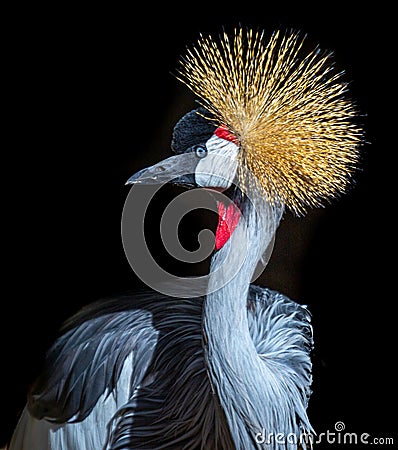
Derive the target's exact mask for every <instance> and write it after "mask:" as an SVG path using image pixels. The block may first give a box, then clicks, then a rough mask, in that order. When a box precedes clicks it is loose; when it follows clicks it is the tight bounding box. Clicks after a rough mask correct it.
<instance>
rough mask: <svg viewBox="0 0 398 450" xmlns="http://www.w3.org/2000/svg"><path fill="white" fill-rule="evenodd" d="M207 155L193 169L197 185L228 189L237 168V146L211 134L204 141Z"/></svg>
mask: <svg viewBox="0 0 398 450" xmlns="http://www.w3.org/2000/svg"><path fill="white" fill-rule="evenodd" d="M206 147H207V150H208V153H207V156H206V157H205V158H203V159H201V160H199V162H198V165H197V166H196V169H195V181H196V184H197V185H198V186H201V187H212V188H220V189H228V188H229V187H230V186H231V184H232V181H233V180H234V178H235V174H236V170H237V168H238V153H239V147H238V146H237V145H236V144H234V143H233V142H230V141H227V140H225V139H222V138H219V137H218V136H215V135H214V136H212V137H211V138H210V139H209V140H208V141H207V143H206Z"/></svg>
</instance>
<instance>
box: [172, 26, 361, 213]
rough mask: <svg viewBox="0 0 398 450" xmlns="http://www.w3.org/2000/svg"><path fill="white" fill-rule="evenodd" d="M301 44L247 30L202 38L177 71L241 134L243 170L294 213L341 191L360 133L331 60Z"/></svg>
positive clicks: (218, 118)
mask: <svg viewBox="0 0 398 450" xmlns="http://www.w3.org/2000/svg"><path fill="white" fill-rule="evenodd" d="M303 41H304V40H303V39H301V38H300V37H299V35H298V33H293V32H292V33H290V34H286V35H283V36H282V35H281V33H280V32H275V33H274V34H273V35H272V36H271V38H270V39H269V40H266V39H265V37H264V33H261V32H254V31H252V30H250V29H243V28H239V29H237V30H235V33H234V34H233V36H229V35H227V34H226V33H224V34H223V35H222V36H220V37H219V38H218V39H213V38H212V37H211V36H208V37H203V36H201V37H200V39H199V41H198V42H197V44H196V45H195V46H193V47H192V48H191V49H188V50H187V53H186V55H185V57H183V58H182V59H181V65H180V68H179V79H180V80H181V81H182V82H184V83H185V84H186V85H187V86H188V87H189V89H191V90H192V92H193V93H194V94H196V95H197V96H198V97H199V99H200V103H201V104H202V105H203V106H204V107H205V108H206V109H207V110H208V111H209V112H210V113H211V114H212V115H214V117H215V120H216V121H217V122H218V123H219V124H222V125H224V126H226V127H227V128H228V129H229V131H231V133H233V134H234V135H235V136H236V137H237V139H238V141H239V145H240V147H241V150H240V153H239V158H240V166H241V167H243V166H244V167H245V168H247V169H248V170H249V171H250V172H251V173H252V174H254V176H255V178H256V179H257V180H258V182H259V183H260V185H261V186H262V187H263V189H264V191H265V196H266V197H267V200H268V201H270V202H272V203H283V204H284V205H285V206H286V207H287V208H289V209H290V210H292V211H294V212H295V213H296V214H302V213H304V212H305V211H306V209H307V208H308V207H315V206H320V205H322V204H323V202H324V201H325V200H328V199H330V198H333V197H335V196H336V195H338V194H339V193H341V192H344V190H345V189H346V187H347V185H348V184H349V181H350V177H351V175H352V173H353V171H354V170H355V168H356V166H357V163H358V158H359V151H358V147H359V145H360V144H361V143H362V135H363V133H362V129H361V127H360V126H359V125H357V124H356V123H355V120H354V119H355V117H356V116H357V112H356V110H355V107H354V105H353V103H352V102H351V101H350V100H349V99H347V98H346V91H347V86H346V83H343V82H342V81H341V74H336V73H335V72H334V71H333V64H332V63H331V55H330V54H322V53H321V52H320V51H319V50H318V49H315V50H313V51H312V52H309V53H307V54H304V55H302V53H303V49H302V47H303ZM240 181H242V180H240ZM243 181H244V180H243Z"/></svg>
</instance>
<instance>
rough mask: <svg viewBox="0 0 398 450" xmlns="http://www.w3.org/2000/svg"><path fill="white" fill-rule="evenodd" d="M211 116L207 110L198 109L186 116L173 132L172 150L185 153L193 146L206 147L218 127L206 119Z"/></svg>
mask: <svg viewBox="0 0 398 450" xmlns="http://www.w3.org/2000/svg"><path fill="white" fill-rule="evenodd" d="M203 116H206V117H211V114H210V113H209V112H208V111H207V110H206V109H205V108H198V109H195V110H193V111H190V112H189V113H187V114H185V116H183V117H182V118H181V119H180V120H179V121H178V122H177V124H176V126H175V127H174V130H173V138H172V141H171V149H172V150H173V151H174V152H175V153H183V152H185V151H186V150H188V149H189V148H191V147H192V146H193V145H199V144H202V145H204V144H205V143H206V141H208V140H209V139H210V138H211V136H212V135H213V133H214V131H215V130H216V128H217V127H216V125H215V124H214V123H213V122H211V121H210V120H208V119H205V117H203Z"/></svg>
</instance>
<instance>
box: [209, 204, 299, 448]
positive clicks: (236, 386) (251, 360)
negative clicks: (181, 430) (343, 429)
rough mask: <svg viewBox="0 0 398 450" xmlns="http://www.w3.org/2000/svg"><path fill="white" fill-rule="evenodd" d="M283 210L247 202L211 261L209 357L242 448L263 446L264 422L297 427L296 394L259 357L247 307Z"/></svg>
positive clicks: (272, 427) (281, 429) (285, 429)
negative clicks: (260, 440)
mask: <svg viewBox="0 0 398 450" xmlns="http://www.w3.org/2000/svg"><path fill="white" fill-rule="evenodd" d="M281 214H282V208H279V209H276V208H272V207H271V206H270V205H268V204H267V203H266V202H265V201H264V200H262V201H259V204H258V205H255V206H254V205H253V204H250V203H247V202H246V203H245V208H244V210H243V217H241V219H240V221H239V224H238V226H237V228H236V230H235V231H234V233H233V234H232V236H231V238H230V240H229V241H228V242H227V243H226V244H225V246H224V247H223V248H222V249H220V250H219V251H218V252H217V253H216V254H215V255H214V256H213V259H212V262H211V274H212V275H211V277H210V283H209V287H210V289H209V292H210V293H209V294H208V295H207V296H206V300H205V304H204V317H203V326H204V342H205V353H206V362H207V366H208V372H209V376H210V379H211V382H212V385H213V389H214V391H215V394H216V395H217V396H218V398H219V401H220V403H221V406H222V407H223V410H224V412H225V415H226V419H227V421H228V425H229V428H230V430H231V434H232V436H233V439H234V442H235V445H236V448H237V449H245V450H248V449H256V448H264V447H263V446H261V445H259V444H258V443H257V442H256V440H255V436H256V434H257V433H258V432H260V431H261V430H263V429H264V428H265V429H266V430H268V431H275V432H278V433H286V434H285V435H287V434H288V433H291V432H297V426H296V417H294V416H295V414H297V412H295V410H297V408H295V404H294V402H295V401H296V399H294V398H293V400H292V397H294V396H295V394H291V395H290V393H289V392H288V393H287V392H286V389H288V388H286V387H285V381H284V379H283V378H282V377H279V376H278V373H275V371H274V368H273V367H272V366H267V364H266V363H265V362H264V360H263V359H261V358H260V357H259V355H258V352H257V350H256V347H255V344H254V342H253V340H252V337H251V334H250V332H249V323H248V310H247V302H248V290H249V285H250V282H251V277H252V275H253V272H254V271H255V268H256V265H257V263H258V261H259V259H260V258H261V257H262V254H263V253H264V252H265V250H266V248H267V246H268V244H269V243H270V241H271V240H272V239H273V237H274V234H275V231H276V228H277V226H278V224H279V220H280V218H281ZM212 290H213V292H212ZM297 403H300V401H299V400H297ZM283 448H285V447H283ZM292 448H293V447H292Z"/></svg>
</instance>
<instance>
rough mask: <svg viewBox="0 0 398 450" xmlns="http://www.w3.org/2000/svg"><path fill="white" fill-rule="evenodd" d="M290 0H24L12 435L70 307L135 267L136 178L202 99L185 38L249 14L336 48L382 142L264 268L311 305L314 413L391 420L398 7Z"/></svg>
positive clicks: (10, 281) (10, 37)
mask: <svg viewBox="0 0 398 450" xmlns="http://www.w3.org/2000/svg"><path fill="white" fill-rule="evenodd" d="M278 5H279V6H278ZM278 5H276V4H274V3H270V2H259V3H254V2H241V3H238V4H236V5H235V6H233V5H229V4H227V3H220V4H217V3H215V2H213V3H211V4H210V5H209V4H205V3H203V2H196V3H185V4H183V6H181V7H178V8H177V7H172V6H170V5H163V6H161V7H160V6H156V5H155V4H152V3H148V4H145V5H141V6H140V8H141V10H140V12H138V11H137V10H134V9H119V8H118V7H115V6H113V7H109V6H104V7H99V6H93V7H92V8H88V7H86V8H84V9H82V8H81V7H80V8H76V9H72V8H67V7H65V9H62V8H59V7H58V8H57V9H51V7H49V8H45V9H44V8H43V10H37V9H36V8H35V9H34V10H33V9H31V10H27V9H24V10H20V11H14V12H13V13H12V14H11V13H10V16H9V25H11V26H10V27H9V31H8V34H7V39H6V53H7V57H9V60H8V59H7V61H6V63H5V65H4V69H3V70H4V71H5V73H6V74H9V81H8V82H7V84H6V85H5V86H6V91H7V94H8V95H9V96H10V100H11V101H10V103H9V106H7V111H6V113H7V114H6V116H7V117H6V118H5V119H4V123H5V125H6V132H8V133H7V135H9V136H10V138H9V139H8V140H7V141H8V144H7V145H6V146H5V149H4V150H3V157H4V162H3V165H2V168H3V170H2V172H3V180H4V181H5V185H4V188H3V199H4V203H3V225H6V226H7V225H8V226H9V228H7V229H8V231H6V232H5V233H4V235H3V239H4V242H3V249H4V252H3V263H4V264H5V266H6V269H7V272H8V273H7V272H6V277H5V280H4V283H3V286H4V295H3V301H2V303H1V311H2V314H1V323H2V327H1V328H2V330H1V331H2V335H3V336H2V340H1V346H2V353H1V376H2V382H1V387H2V394H1V395H2V400H1V402H2V403H1V414H2V419H1V422H0V423H1V430H0V431H1V433H0V434H1V437H0V441H1V442H0V443H4V442H5V441H6V439H7V438H8V437H9V436H10V434H11V432H12V429H13V427H14V426H15V423H16V420H17V417H18V415H19V413H20V411H21V409H22V408H23V405H24V402H25V395H26V391H27V389H28V386H29V384H30V382H31V381H32V379H33V378H34V376H35V374H36V373H37V372H38V370H39V368H40V364H41V362H42V359H43V356H44V353H45V350H46V349H47V348H48V346H49V345H50V344H51V342H52V341H53V340H54V338H55V336H56V332H57V329H58V328H59V326H60V325H61V323H62V322H63V321H64V320H65V319H66V318H67V317H68V316H70V315H71V314H73V313H74V312H75V311H76V310H77V309H79V308H80V307H81V306H83V305H84V304H87V303H89V302H91V301H94V300H96V299H98V298H100V297H104V296H108V295H115V294H117V293H119V292H123V291H125V290H128V289H130V288H133V287H134V286H136V285H137V284H138V282H137V280H136V278H135V276H134V274H133V272H132V271H131V269H130V267H129V266H128V263H127V260H126V258H125V256H124V253H123V249H122V245H121V239H120V217H121V211H122V207H123V203H124V200H125V198H126V195H127V192H128V189H127V188H126V187H125V186H124V182H125V180H126V179H127V178H128V177H129V176H130V175H131V174H132V173H134V172H135V171H137V170H139V169H140V168H142V167H145V166H147V165H149V164H153V163H155V162H157V161H158V160H160V159H162V158H165V157H167V156H169V155H170V150H169V143H170V137H171V131H172V127H173V125H174V123H175V122H176V121H177V120H178V119H179V117H181V115H182V114H184V113H185V112H187V111H189V110H190V109H192V107H193V106H194V97H193V96H192V95H191V94H190V93H189V92H188V90H187V89H186V88H185V87H184V86H183V85H181V83H179V82H178V81H177V80H176V79H175V78H174V77H173V75H171V72H173V71H174V70H175V67H176V65H177V60H178V57H179V55H181V54H182V53H184V49H185V46H186V45H187V44H190V43H192V42H194V41H195V40H196V39H197V37H198V35H199V32H204V33H206V32H212V33H217V32H219V31H220V30H221V26H222V25H226V26H235V25H238V24H239V23H241V24H243V25H249V26H254V27H259V28H264V29H266V30H268V31H269V32H271V31H272V30H274V29H275V28H282V29H285V28H290V27H292V28H294V29H297V30H301V31H303V32H305V33H307V34H308V39H309V41H310V42H313V44H314V46H315V45H316V44H318V43H319V44H320V46H321V48H324V49H328V50H333V51H334V52H335V59H336V62H337V65H338V67H341V68H344V69H345V71H346V75H345V78H346V80H347V81H351V93H352V96H353V97H354V98H355V99H356V100H357V103H358V105H359V109H360V111H361V113H363V115H364V117H363V118H362V120H363V123H364V125H365V129H366V138H367V141H369V142H370V144H367V145H365V146H364V147H363V157H362V162H361V171H360V172H359V173H358V174H357V176H356V184H355V186H353V188H352V189H351V191H350V192H349V193H348V194H347V195H345V196H344V197H343V198H341V200H339V201H336V202H333V203H332V205H330V206H328V207H327V208H325V209H322V210H317V211H311V212H310V213H309V214H308V215H307V216H306V217H304V218H300V219H297V218H294V217H292V216H290V215H287V216H286V217H285V219H284V220H283V222H282V224H281V226H280V228H279V231H278V234H277V243H276V247H275V250H274V253H273V256H272V258H271V262H270V265H269V267H268V268H267V269H266V272H265V273H264V274H263V276H262V277H261V279H260V281H259V282H260V283H261V284H264V285H269V286H270V287H272V288H274V289H277V290H280V291H282V292H284V293H285V294H287V295H289V296H291V297H292V298H294V299H295V300H297V301H299V302H300V303H305V304H307V305H309V308H310V310H311V311H312V313H313V325H314V334H315V341H316V346H315V351H314V356H313V357H314V384H313V391H314V393H313V397H312V399H311V402H310V407H309V415H310V419H311V421H312V423H313V425H314V427H315V429H316V431H318V432H326V430H331V431H333V428H334V424H335V422H337V421H343V422H344V423H345V425H346V431H347V432H357V433H365V432H366V433H369V434H371V436H372V437H387V436H392V435H393V431H394V430H395V428H396V427H395V426H394V425H395V423H394V424H393V419H392V417H393V414H392V413H391V412H390V407H392V404H393V396H394V394H395V382H393V379H394V381H395V379H396V376H394V371H395V369H394V368H393V364H394V360H395V358H396V351H395V345H396V342H395V339H394V338H395V333H394V331H395V328H396V321H397V319H396V315H395V313H394V310H395V308H394V306H395V305H394V303H395V301H396V296H395V295H394V290H395V286H393V284H394V282H395V278H394V272H393V270H392V269H393V266H394V267H395V258H394V253H393V252H394V250H393V245H394V243H395V242H394V239H393V238H394V237H395V233H393V231H392V229H395V227H391V223H392V220H391V216H392V213H393V212H394V210H395V195H394V192H395V191H394V189H395V187H393V186H392V180H393V178H394V163H393V158H392V155H393V151H394V150H393V145H392V138H391V135H392V133H394V131H395V130H394V127H393V126H392V127H391V126H389V125H387V124H388V121H389V118H390V119H391V118H392V117H394V114H395V113H394V109H392V110H391V109H390V105H391V104H393V99H392V97H393V94H394V86H393V83H395V81H394V77H393V74H392V69H391V64H392V58H393V55H394V52H395V51H394V52H393V51H392V32H391V26H390V23H391V17H392V16H393V13H392V11H391V10H389V9H388V8H387V7H383V5H382V4H381V3H380V2H377V3H376V4H374V5H372V8H369V7H361V8H353V9H352V10H347V9H346V7H345V6H346V3H340V4H339V3H336V2H335V3H329V4H327V5H326V4H325V6H321V4H320V3H319V4H318V6H312V5H311V6H310V5H305V4H304V5H303V4H299V2H296V3H295V4H294V5H295V6H292V5H289V4H285V3H280V4H278ZM187 226H188V227H189V222H188V223H187ZM6 249H7V250H8V251H7V250H6ZM10 250H11V251H10ZM389 255H391V256H392V259H389ZM394 325H395V327H394ZM337 446H338V445H337V444H335V445H334V446H333V447H337ZM324 447H326V445H325V444H322V445H321V446H319V448H324ZM355 448H360V446H355Z"/></svg>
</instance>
